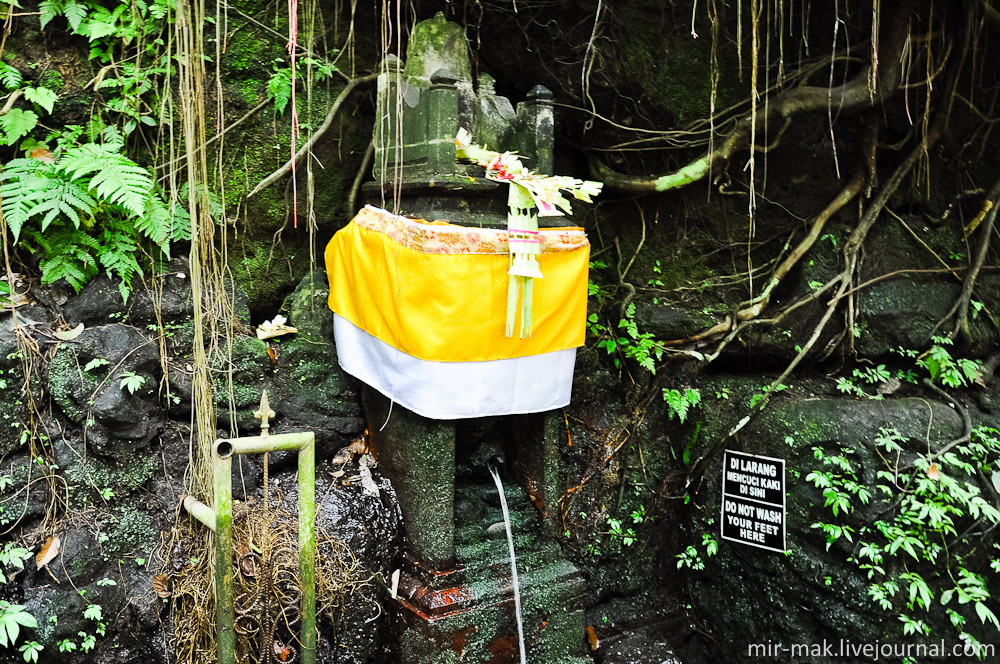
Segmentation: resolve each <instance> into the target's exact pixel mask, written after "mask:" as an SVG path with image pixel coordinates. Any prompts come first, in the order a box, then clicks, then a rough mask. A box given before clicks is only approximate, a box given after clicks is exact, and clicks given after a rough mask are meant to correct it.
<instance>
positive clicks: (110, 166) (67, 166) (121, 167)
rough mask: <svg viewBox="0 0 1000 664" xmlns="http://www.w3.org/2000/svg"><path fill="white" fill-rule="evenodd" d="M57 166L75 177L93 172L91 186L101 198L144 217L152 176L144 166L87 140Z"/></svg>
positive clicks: (67, 153)
mask: <svg viewBox="0 0 1000 664" xmlns="http://www.w3.org/2000/svg"><path fill="white" fill-rule="evenodd" d="M58 169H59V170H60V171H61V172H63V173H66V174H67V175H69V176H70V177H72V178H73V179H78V178H82V177H85V176H88V175H91V174H93V176H92V177H91V179H90V184H89V188H90V189H91V190H92V191H94V190H96V191H94V193H95V194H96V197H97V198H98V199H103V200H105V201H107V202H108V203H111V204H114V205H119V206H121V207H122V208H124V209H125V210H126V211H128V213H129V214H130V215H131V216H132V217H141V216H142V215H143V213H144V212H145V210H146V204H147V203H148V201H149V196H150V192H151V191H152V189H153V179H152V178H151V177H150V175H149V171H147V170H146V169H145V168H143V167H142V166H139V165H138V164H136V163H135V162H134V161H132V160H131V159H129V158H128V157H126V156H124V155H122V154H119V153H118V152H117V151H114V150H112V149H111V148H109V147H102V146H100V145H96V144H94V143H87V144H86V145H81V146H79V147H76V148H72V149H71V150H68V151H67V152H66V155H65V156H64V157H63V158H62V159H61V160H60V161H59V164H58Z"/></svg>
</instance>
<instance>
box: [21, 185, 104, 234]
mask: <svg viewBox="0 0 1000 664" xmlns="http://www.w3.org/2000/svg"><path fill="white" fill-rule="evenodd" d="M50 182H51V183H52V186H50V187H49V188H48V189H47V190H46V191H45V192H44V198H42V200H41V201H40V202H39V203H37V204H36V205H35V206H34V207H33V208H31V210H29V211H28V216H29V217H34V216H35V215H36V214H41V213H43V212H44V213H45V217H43V218H42V230H43V231H44V230H45V229H46V228H48V226H49V224H51V223H52V221H53V220H54V219H55V218H56V217H57V216H58V215H59V214H60V213H62V214H64V215H66V216H67V217H68V218H69V220H70V221H72V222H73V226H74V227H76V228H79V227H80V221H81V218H86V217H89V216H90V215H92V214H93V213H94V209H95V208H96V207H97V201H95V200H94V199H93V198H92V197H91V195H90V194H89V193H88V192H87V190H86V189H85V188H83V187H81V186H80V185H79V184H78V183H76V182H73V181H69V180H62V179H60V180H50Z"/></svg>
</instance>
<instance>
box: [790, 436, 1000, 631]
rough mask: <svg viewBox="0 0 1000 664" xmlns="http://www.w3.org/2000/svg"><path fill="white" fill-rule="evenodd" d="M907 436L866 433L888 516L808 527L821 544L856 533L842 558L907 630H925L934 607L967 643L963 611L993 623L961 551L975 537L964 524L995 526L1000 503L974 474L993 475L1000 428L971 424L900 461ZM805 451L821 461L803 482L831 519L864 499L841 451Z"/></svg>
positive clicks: (980, 583) (986, 597) (881, 510)
mask: <svg viewBox="0 0 1000 664" xmlns="http://www.w3.org/2000/svg"><path fill="white" fill-rule="evenodd" d="M905 442H906V438H905V436H903V435H902V434H900V432H899V431H898V430H896V429H894V428H892V427H883V428H882V429H880V430H879V433H878V435H877V436H876V437H875V440H874V445H875V451H876V452H877V453H878V455H879V457H880V458H881V460H882V464H883V465H882V468H880V469H878V470H876V472H875V477H876V481H877V484H876V487H875V488H876V494H877V495H878V496H879V498H878V500H879V501H880V502H881V504H880V505H877V506H875V507H874V508H873V512H875V513H878V514H880V515H885V514H887V513H890V512H891V516H888V517H882V516H878V517H876V518H875V519H874V521H873V522H871V523H866V524H860V525H857V528H856V530H855V528H852V527H850V526H847V525H845V524H842V523H836V522H834V523H825V522H819V523H815V524H813V528H817V529H820V530H822V531H823V532H824V534H825V535H826V538H827V548H828V549H829V547H830V545H831V544H832V543H833V542H836V541H837V540H839V539H841V538H844V539H846V540H848V541H854V540H855V536H856V543H855V544H854V546H853V547H852V550H853V553H852V555H851V556H850V557H849V558H848V561H849V562H852V563H854V565H856V567H857V569H858V571H859V572H860V573H861V574H863V575H864V577H866V578H867V581H868V597H869V598H870V599H871V601H872V603H873V604H874V605H875V606H877V607H878V608H879V609H881V610H882V611H885V612H891V613H894V614H896V618H897V619H898V620H899V622H901V623H902V630H903V633H904V634H905V635H922V636H923V635H927V634H929V633H930V625H929V624H928V623H927V622H926V621H925V620H924V617H923V615H925V614H926V613H927V612H929V611H930V610H931V609H932V607H934V606H935V604H937V605H939V606H941V607H943V608H944V611H945V614H946V615H947V616H948V617H949V619H950V621H951V624H952V625H953V626H954V627H955V628H956V630H958V631H959V637H960V638H961V639H962V640H963V641H966V642H968V643H972V641H970V639H972V637H971V636H969V635H968V633H967V632H966V631H965V628H964V625H965V623H966V621H967V620H968V616H967V615H964V614H963V611H966V612H968V611H969V610H971V611H972V612H974V615H975V617H976V618H978V620H979V621H980V622H981V623H983V624H990V625H992V626H993V627H995V628H997V629H1000V619H998V618H997V616H996V615H995V614H994V613H993V610H992V609H991V608H990V604H991V603H992V601H993V600H992V597H991V594H990V591H989V588H988V587H987V584H986V581H985V579H983V578H982V577H981V576H980V575H978V574H976V573H975V572H973V571H971V570H970V569H968V567H967V566H966V565H967V563H966V562H965V560H964V558H965V556H966V555H967V551H971V550H975V548H976V547H977V545H978V540H975V541H973V540H972V539H970V533H972V532H973V528H971V527H969V524H976V523H981V524H982V527H983V528H985V529H987V530H989V529H992V528H995V527H996V526H998V525H1000V510H998V509H997V508H996V507H995V506H994V505H993V504H992V502H991V501H989V500H987V499H986V498H985V497H984V496H982V495H981V491H980V489H979V486H977V481H976V478H977V477H978V476H980V475H982V476H985V477H989V476H990V475H991V474H992V473H993V472H994V466H995V463H996V459H997V457H998V455H1000V431H997V430H995V429H991V428H987V427H977V428H975V429H973V431H972V434H971V436H970V440H969V441H968V442H966V443H963V444H959V445H956V446H955V447H954V448H953V449H950V450H948V451H947V452H946V453H945V454H941V455H940V456H937V455H931V454H930V453H928V454H927V455H918V456H917V457H916V459H915V460H913V461H912V462H909V464H908V465H905V466H903V465H901V459H904V458H906V457H905V456H904V454H903V453H904V447H903V445H904V443H905ZM813 451H814V456H815V458H816V459H818V460H820V461H821V462H822V464H823V467H822V468H820V469H817V470H814V471H813V472H811V473H810V474H809V475H808V476H807V480H808V481H810V482H812V483H813V484H814V485H815V486H816V487H817V488H818V489H820V490H821V491H822V492H823V496H824V498H825V499H826V502H825V504H826V506H827V507H828V508H829V509H830V511H831V513H832V514H833V515H834V516H837V517H843V516H846V515H847V514H849V513H851V512H852V511H853V509H854V507H855V499H857V501H859V502H861V503H867V502H869V501H870V500H872V498H873V496H871V495H869V493H870V492H869V491H868V490H867V489H866V488H865V487H864V486H862V485H860V484H859V482H858V480H857V475H856V473H855V470H854V466H853V464H852V463H851V460H850V459H849V458H848V457H849V452H848V451H847V450H842V454H838V455H834V456H828V455H827V454H826V453H825V452H824V451H823V450H822V449H821V448H813ZM883 452H884V453H883ZM995 549H996V547H995ZM991 565H992V566H993V569H994V570H1000V559H997V558H996V557H993V559H992V560H991Z"/></svg>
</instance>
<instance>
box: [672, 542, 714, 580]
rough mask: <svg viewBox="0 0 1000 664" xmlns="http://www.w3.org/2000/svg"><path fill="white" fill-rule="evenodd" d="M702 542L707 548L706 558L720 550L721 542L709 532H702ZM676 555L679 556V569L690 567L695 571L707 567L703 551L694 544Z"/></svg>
mask: <svg viewBox="0 0 1000 664" xmlns="http://www.w3.org/2000/svg"><path fill="white" fill-rule="evenodd" d="M701 544H702V546H703V547H704V549H705V557H706V558H711V557H712V556H714V555H715V554H716V553H718V551H719V543H718V542H717V541H716V540H715V538H714V537H712V535H711V534H709V533H702V536H701ZM675 557H676V558H677V569H681V568H684V567H689V568H691V569H693V570H695V571H701V570H703V569H705V561H704V560H702V558H701V553H700V552H699V551H698V548H697V547H696V546H694V545H693V544H692V545H689V546H688V547H686V548H685V549H684V550H683V551H681V552H680V553H678V554H677V555H676V556H675Z"/></svg>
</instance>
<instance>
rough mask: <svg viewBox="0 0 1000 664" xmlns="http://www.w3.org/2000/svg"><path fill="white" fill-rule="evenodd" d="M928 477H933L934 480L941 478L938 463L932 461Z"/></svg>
mask: <svg viewBox="0 0 1000 664" xmlns="http://www.w3.org/2000/svg"><path fill="white" fill-rule="evenodd" d="M927 477H929V478H931V479H932V480H938V479H941V471H940V470H938V465H937V464H936V463H932V464H931V465H930V467H929V468H928V469H927Z"/></svg>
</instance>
